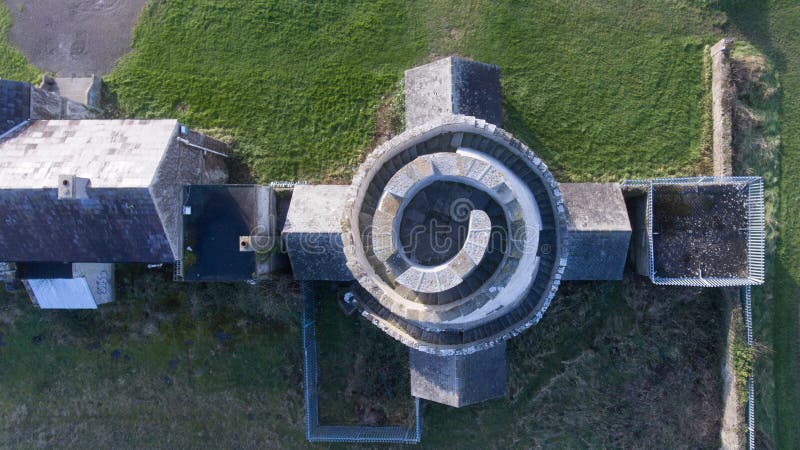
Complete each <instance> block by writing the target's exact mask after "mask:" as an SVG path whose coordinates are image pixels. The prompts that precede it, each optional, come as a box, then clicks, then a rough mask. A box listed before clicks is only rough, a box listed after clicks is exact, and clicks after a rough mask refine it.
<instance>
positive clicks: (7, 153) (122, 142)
mask: <svg viewBox="0 0 800 450" xmlns="http://www.w3.org/2000/svg"><path fill="white" fill-rule="evenodd" d="M177 127H178V122H177V121H176V120H174V119H167V120H36V121H32V122H30V123H29V124H28V125H27V126H24V127H23V128H21V129H20V130H18V131H16V132H13V133H11V134H10V135H9V136H7V137H5V138H3V139H2V140H0V189H39V188H54V187H57V184H58V176H59V175H77V176H78V177H81V178H88V179H89V180H90V181H91V186H92V188H103V187H115V188H128V187H147V186H149V185H150V182H151V181H152V180H153V176H154V175H155V172H156V169H157V168H158V165H159V163H160V162H161V158H162V156H163V155H164V152H165V151H166V150H167V148H168V145H169V143H170V141H171V139H172V137H173V135H174V133H175V132H176V129H177Z"/></svg>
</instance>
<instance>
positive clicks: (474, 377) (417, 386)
mask: <svg viewBox="0 0 800 450" xmlns="http://www.w3.org/2000/svg"><path fill="white" fill-rule="evenodd" d="M409 365H410V369H411V395H412V396H414V397H419V398H424V399H426V400H431V401H434V402H437V403H442V404H445V405H450V406H455V407H461V406H467V405H472V404H475V403H480V402H482V401H485V400H489V399H492V398H497V397H502V396H504V395H505V393H506V381H507V378H508V376H507V368H506V343H505V342H503V343H501V344H500V345H496V346H494V347H491V348H489V349H488V350H483V351H480V352H476V353H472V354H470V355H452V356H439V355H432V354H430V353H425V352H420V351H418V350H414V349H411V353H410V357H409Z"/></svg>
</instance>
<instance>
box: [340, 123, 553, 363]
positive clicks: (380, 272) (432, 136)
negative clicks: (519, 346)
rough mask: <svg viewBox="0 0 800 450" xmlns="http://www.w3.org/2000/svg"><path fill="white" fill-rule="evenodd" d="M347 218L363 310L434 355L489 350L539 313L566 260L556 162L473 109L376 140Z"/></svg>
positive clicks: (346, 235) (349, 253)
mask: <svg viewBox="0 0 800 450" xmlns="http://www.w3.org/2000/svg"><path fill="white" fill-rule="evenodd" d="M342 226H343V228H342V230H343V232H342V241H343V244H344V253H345V256H346V258H347V266H348V268H349V269H350V271H351V272H352V273H353V275H354V276H355V278H356V281H357V288H356V291H355V294H356V295H355V297H356V301H357V302H358V304H359V307H360V308H361V310H362V313H363V315H364V316H365V317H367V318H369V319H370V320H371V321H372V322H374V323H375V324H376V325H377V326H379V327H380V328H382V329H383V330H384V331H385V332H386V333H387V334H389V335H390V336H393V337H394V338H396V339H398V340H399V341H401V342H402V343H404V344H405V345H407V346H409V347H411V348H414V349H417V350H420V351H423V352H427V353H432V354H436V355H458V354H469V353H473V352H476V351H480V350H484V349H487V348H489V347H491V346H493V345H495V344H498V343H501V342H504V341H505V340H507V339H509V338H510V337H512V336H515V335H516V334H518V333H519V332H521V331H523V330H525V329H526V328H528V327H530V326H531V325H533V324H534V323H536V322H537V321H538V320H539V319H540V318H541V316H542V313H544V311H545V310H546V309H547V307H548V305H549V304H550V300H551V299H552V298H553V295H554V294H555V292H556V290H557V289H558V285H559V282H560V280H561V276H562V274H563V272H564V267H565V266H566V256H565V254H566V252H565V250H564V245H562V240H563V239H564V235H565V233H566V231H565V217H564V206H563V203H562V199H561V193H560V192H559V190H558V187H557V184H556V181H555V179H554V178H553V176H552V175H551V174H550V172H549V171H548V170H547V166H546V165H545V164H544V163H543V162H542V161H541V160H540V159H539V158H538V157H537V156H536V155H535V154H533V152H531V151H530V150H529V149H528V148H527V147H526V146H525V145H524V144H522V143H521V142H519V141H517V140H516V139H514V138H513V137H512V136H511V135H510V134H509V133H507V132H506V131H504V130H502V129H500V128H497V127H496V126H494V125H492V124H489V123H487V122H485V121H483V120H479V119H476V118H474V117H468V116H460V115H453V116H445V117H441V118H437V119H434V120H431V121H429V122H427V123H426V124H424V125H422V126H419V127H416V128H412V129H410V130H407V131H406V132H404V133H402V134H400V135H399V136H397V137H395V138H394V139H392V140H390V141H388V142H386V143H384V144H383V145H381V146H380V147H378V148H377V149H376V150H375V151H374V152H372V153H371V154H370V155H369V156H368V157H367V159H366V161H365V162H364V163H363V164H362V165H361V167H360V168H359V170H358V173H357V174H356V176H355V177H354V179H353V183H352V185H351V187H350V191H349V195H348V199H347V204H346V208H345V213H344V217H343V224H342Z"/></svg>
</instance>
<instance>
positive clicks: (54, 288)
mask: <svg viewBox="0 0 800 450" xmlns="http://www.w3.org/2000/svg"><path fill="white" fill-rule="evenodd" d="M25 284H26V286H27V287H28V290H29V292H30V294H31V297H33V299H34V301H35V302H36V304H37V305H39V308H42V309H97V303H96V302H95V300H94V295H93V294H92V290H91V289H90V288H89V283H88V282H87V281H86V278H54V279H33V280H25Z"/></svg>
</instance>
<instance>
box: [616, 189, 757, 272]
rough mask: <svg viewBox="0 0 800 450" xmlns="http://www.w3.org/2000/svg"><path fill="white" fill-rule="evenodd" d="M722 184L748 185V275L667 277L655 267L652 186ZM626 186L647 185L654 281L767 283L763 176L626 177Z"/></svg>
mask: <svg viewBox="0 0 800 450" xmlns="http://www.w3.org/2000/svg"><path fill="white" fill-rule="evenodd" d="M720 183H746V184H747V272H748V273H747V276H746V277H702V276H700V277H665V276H659V275H658V274H657V273H656V272H657V271H656V267H655V253H654V249H653V241H654V233H653V188H654V186H664V185H672V186H704V185H706V186H707V185H714V184H720ZM621 185H622V186H623V187H630V188H644V189H646V191H647V199H646V206H645V208H646V213H645V214H646V227H647V230H646V232H647V246H648V247H647V249H648V252H649V266H650V267H649V269H650V279H651V280H652V281H653V283H654V284H660V285H672V286H701V287H723V286H744V285H757V284H761V283H763V282H764V245H765V243H764V237H765V230H764V224H765V221H764V182H763V179H762V178H761V177H694V178H654V179H651V180H625V181H623V182H622V183H621Z"/></svg>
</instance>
